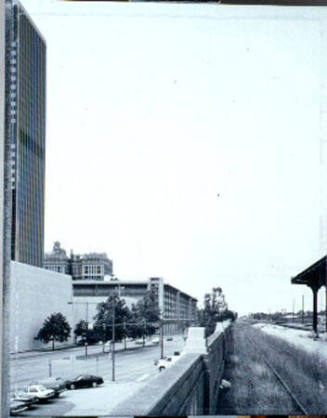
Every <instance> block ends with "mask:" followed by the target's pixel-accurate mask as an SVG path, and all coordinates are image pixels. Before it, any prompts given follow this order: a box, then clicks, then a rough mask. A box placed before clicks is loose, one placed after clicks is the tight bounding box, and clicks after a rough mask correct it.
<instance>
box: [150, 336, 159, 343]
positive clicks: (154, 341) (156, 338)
mask: <svg viewBox="0 0 327 418" xmlns="http://www.w3.org/2000/svg"><path fill="white" fill-rule="evenodd" d="M159 343H160V339H159V337H154V338H152V344H159Z"/></svg>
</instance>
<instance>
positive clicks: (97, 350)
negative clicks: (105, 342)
mask: <svg viewBox="0 0 327 418" xmlns="http://www.w3.org/2000/svg"><path fill="white" fill-rule="evenodd" d="M126 345H127V348H126V350H125V349H124V343H123V342H119V343H115V352H119V351H128V350H131V349H132V350H135V349H138V348H143V345H139V344H135V342H134V341H133V342H128V343H127V344H126ZM154 345H155V344H152V342H151V340H150V341H149V340H148V341H145V347H149V346H150V347H152V346H154ZM87 351H88V357H90V356H97V355H103V354H108V352H103V347H102V345H99V344H95V345H89V346H88V347H87ZM79 352H80V353H79ZM61 353H67V354H74V353H76V355H78V354H80V357H85V347H83V346H76V345H69V346H66V347H58V348H56V349H55V350H54V351H52V350H48V349H38V350H33V351H24V352H21V353H10V360H20V359H27V358H33V357H40V356H49V355H50V356H57V355H58V354H61Z"/></svg>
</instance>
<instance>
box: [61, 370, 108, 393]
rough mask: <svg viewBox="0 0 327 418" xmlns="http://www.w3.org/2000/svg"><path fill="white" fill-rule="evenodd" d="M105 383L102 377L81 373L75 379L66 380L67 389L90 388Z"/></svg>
mask: <svg viewBox="0 0 327 418" xmlns="http://www.w3.org/2000/svg"><path fill="white" fill-rule="evenodd" d="M102 384H103V379H102V377H99V376H93V375H90V374H81V375H79V376H77V377H76V378H75V379H71V380H67V381H66V388H67V389H71V390H73V389H78V388H90V387H94V388H95V387H97V386H98V385H102Z"/></svg>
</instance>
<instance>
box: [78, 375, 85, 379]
mask: <svg viewBox="0 0 327 418" xmlns="http://www.w3.org/2000/svg"><path fill="white" fill-rule="evenodd" d="M83 377H84V376H82V375H80V376H77V377H76V380H82V379H83Z"/></svg>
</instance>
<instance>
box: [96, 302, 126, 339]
mask: <svg viewBox="0 0 327 418" xmlns="http://www.w3.org/2000/svg"><path fill="white" fill-rule="evenodd" d="M113 313H114V315H115V317H114V323H115V340H116V341H120V340H122V339H123V338H125V337H126V336H127V326H126V324H127V323H128V322H129V321H130V319H131V316H132V315H131V311H130V309H129V308H128V306H127V305H126V302H125V300H124V299H120V298H119V297H118V296H117V295H111V296H109V297H108V299H107V300H106V301H105V302H101V303H99V304H98V305H97V314H96V315H95V317H94V320H95V323H94V324H93V329H94V330H96V331H97V335H98V337H99V338H100V337H101V339H102V340H103V341H108V340H111V339H112V320H113Z"/></svg>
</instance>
